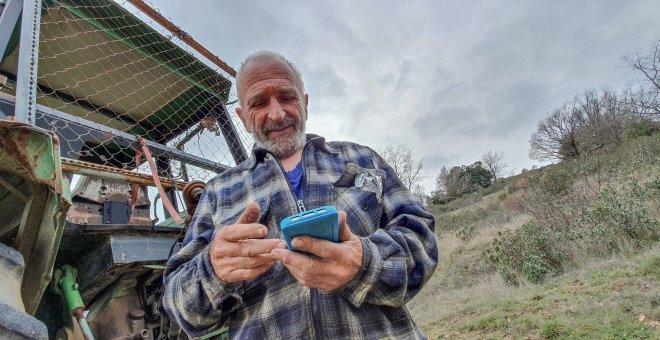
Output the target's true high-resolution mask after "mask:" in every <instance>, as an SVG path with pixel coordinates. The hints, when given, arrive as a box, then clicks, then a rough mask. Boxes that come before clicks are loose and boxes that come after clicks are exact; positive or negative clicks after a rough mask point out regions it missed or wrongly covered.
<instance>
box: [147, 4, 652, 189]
mask: <svg viewBox="0 0 660 340" xmlns="http://www.w3.org/2000/svg"><path fill="white" fill-rule="evenodd" d="M153 5H154V6H155V7H156V8H158V9H159V10H160V11H161V13H162V14H163V15H164V16H166V17H168V18H170V19H171V20H172V21H174V22H175V23H176V24H177V25H178V26H180V27H181V28H182V29H183V30H185V31H186V32H188V33H189V34H191V35H192V36H193V37H194V38H195V39H197V40H198V41H199V42H200V43H202V44H203V45H204V46H206V47H207V48H208V49H209V50H211V51H212V52H213V53H215V54H216V55H218V56H219V57H220V58H221V59H223V60H224V61H225V62H227V63H228V64H229V65H231V66H233V67H234V68H238V66H239V65H240V62H241V60H242V59H243V58H245V57H246V56H247V55H248V54H250V53H252V52H255V51H257V50H262V49H268V50H273V51H276V52H279V53H282V54H283V55H285V56H287V57H288V58H289V59H290V60H291V61H293V62H294V63H295V64H296V65H297V66H298V67H299V68H300V70H301V71H302V73H303V79H304V81H305V86H306V89H307V92H308V93H309V96H310V104H309V121H308V131H309V132H312V133H316V134H320V135H322V136H324V137H326V138H327V139H329V140H350V141H354V142H357V143H360V144H364V145H368V146H370V147H372V148H374V149H379V148H383V147H385V146H387V145H391V144H399V143H405V144H408V145H410V146H411V147H412V148H413V149H414V150H415V154H416V156H417V157H418V158H423V159H424V166H425V169H426V171H427V172H428V173H430V174H432V175H435V174H436V173H437V172H438V171H439V169H440V167H442V166H443V165H446V166H454V165H461V164H470V163H472V162H474V161H476V160H478V159H479V158H480V157H481V155H483V154H484V152H486V151H487V150H489V149H492V150H498V151H503V152H504V153H505V154H506V162H507V163H508V164H509V168H508V170H509V171H510V172H513V171H515V172H516V173H518V172H520V170H521V169H522V168H530V167H531V166H532V165H534V164H536V163H537V162H534V161H532V160H530V159H529V157H528V151H529V142H528V140H529V137H530V136H531V134H532V133H533V132H534V131H535V129H536V124H537V122H538V121H539V120H540V119H542V118H544V117H545V116H547V115H548V114H549V113H550V112H551V111H552V110H553V109H555V108H558V107H559V106H561V104H562V103H563V102H565V101H567V100H570V99H572V98H573V97H574V96H575V95H576V94H579V93H581V92H582V91H584V90H585V89H589V88H599V87H601V86H604V85H606V86H609V87H611V88H613V89H615V90H617V91H620V90H621V89H623V88H624V87H625V86H626V85H627V84H628V83H630V82H631V81H633V80H635V79H638V76H637V75H636V74H635V73H634V72H632V71H631V70H629V69H628V68H626V67H625V66H624V63H623V61H622V56H623V55H624V54H626V53H628V52H630V51H631V50H633V49H635V48H638V49H641V50H647V49H648V48H649V47H650V46H651V45H652V44H653V42H654V41H656V40H657V39H660V20H658V13H660V1H657V0H648V1H603V0H598V1H596V0H593V1H577V0H576V1H567V0H566V1H540V0H539V1H523V0H519V1H485V0H484V1H383V0H380V1H349V0H347V1H272V0H270V1H269V0H264V1H244V0H243V1H239V0H235V1H212V0H204V1H200V0H197V1H162V0H161V1H159V0H154V1H153ZM432 183H433V181H432V178H431V179H429V180H428V181H427V184H428V187H427V188H426V189H427V191H430V190H432V189H433V187H432Z"/></svg>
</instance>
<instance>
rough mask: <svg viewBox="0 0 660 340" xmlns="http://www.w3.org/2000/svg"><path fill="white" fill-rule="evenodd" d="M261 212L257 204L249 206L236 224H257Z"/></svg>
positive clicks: (253, 203)
mask: <svg viewBox="0 0 660 340" xmlns="http://www.w3.org/2000/svg"><path fill="white" fill-rule="evenodd" d="M259 212H260V209H259V204H257V203H256V202H252V203H250V204H248V205H247V207H245V210H244V211H243V213H242V214H241V217H239V218H238V221H236V224H249V223H256V222H257V221H258V220H259Z"/></svg>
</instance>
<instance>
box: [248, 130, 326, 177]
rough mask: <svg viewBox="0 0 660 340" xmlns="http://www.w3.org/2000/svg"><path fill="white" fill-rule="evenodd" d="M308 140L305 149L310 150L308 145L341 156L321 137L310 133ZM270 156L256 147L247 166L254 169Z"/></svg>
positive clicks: (267, 152) (307, 136)
mask: <svg viewBox="0 0 660 340" xmlns="http://www.w3.org/2000/svg"><path fill="white" fill-rule="evenodd" d="M306 140H307V142H306V143H305V146H304V148H305V149H308V147H307V145H310V144H311V145H313V146H314V147H315V149H320V150H324V151H326V152H328V153H330V154H332V155H335V156H336V155H339V151H337V149H335V148H334V147H332V146H331V145H330V144H328V143H326V142H325V138H323V137H321V136H318V135H315V134H311V133H308V134H307V135H306ZM268 154H271V152H269V151H268V150H266V149H264V148H260V147H258V146H256V145H255V146H254V147H253V148H252V157H250V158H249V159H248V160H247V161H246V163H245V166H246V167H247V168H248V169H252V168H254V167H255V166H256V165H257V163H260V162H263V161H264V159H265V158H266V155H268ZM271 155H272V154H271ZM273 157H274V156H273Z"/></svg>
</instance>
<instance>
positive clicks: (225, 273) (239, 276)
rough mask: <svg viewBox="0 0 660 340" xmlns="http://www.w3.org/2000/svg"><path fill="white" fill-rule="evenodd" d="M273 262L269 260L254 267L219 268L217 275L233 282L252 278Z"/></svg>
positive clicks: (264, 270) (268, 267) (263, 271)
mask: <svg viewBox="0 0 660 340" xmlns="http://www.w3.org/2000/svg"><path fill="white" fill-rule="evenodd" d="M273 263H274V262H269V263H266V264H263V265H261V266H258V267H255V268H249V269H244V268H238V269H226V268H225V269H221V270H220V273H218V276H219V277H220V278H221V279H222V280H223V281H225V282H229V283H234V282H241V281H247V280H252V279H254V278H256V277H257V276H259V275H261V274H263V273H265V272H266V271H267V270H268V269H270V267H272V266H273Z"/></svg>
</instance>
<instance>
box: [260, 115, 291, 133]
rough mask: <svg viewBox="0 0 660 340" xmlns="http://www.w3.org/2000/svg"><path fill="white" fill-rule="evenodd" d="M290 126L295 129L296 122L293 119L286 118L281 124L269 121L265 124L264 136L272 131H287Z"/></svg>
mask: <svg viewBox="0 0 660 340" xmlns="http://www.w3.org/2000/svg"><path fill="white" fill-rule="evenodd" d="M289 126H293V127H294V128H295V127H296V121H295V120H294V119H293V118H291V117H284V120H282V121H281V122H274V121H272V120H269V121H267V122H266V124H264V127H263V128H262V131H263V133H264V134H266V133H269V132H271V131H279V130H282V129H285V128H287V127H289Z"/></svg>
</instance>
